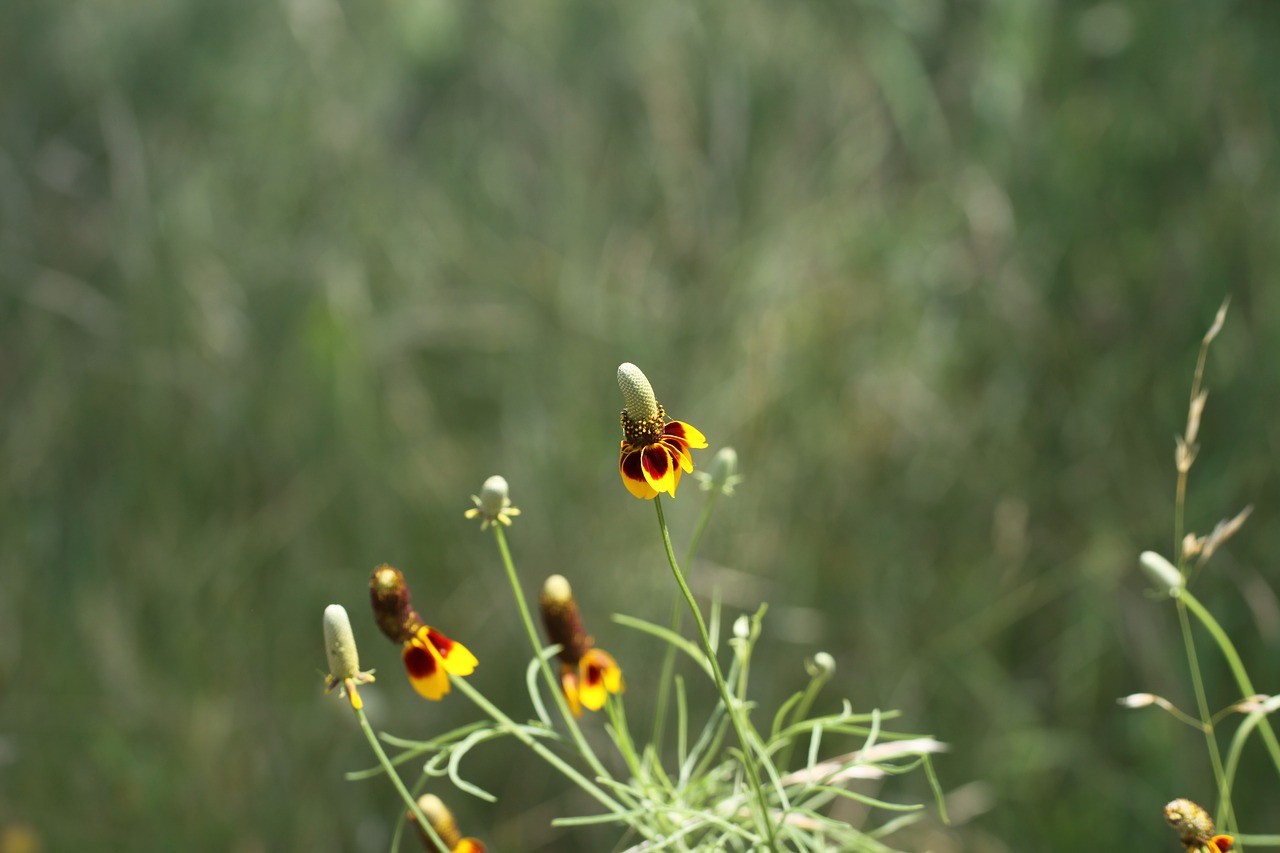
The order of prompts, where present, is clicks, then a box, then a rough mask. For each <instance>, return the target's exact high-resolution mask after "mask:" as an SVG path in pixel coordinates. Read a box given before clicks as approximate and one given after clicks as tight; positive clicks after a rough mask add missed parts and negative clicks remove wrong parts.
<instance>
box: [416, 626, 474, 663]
mask: <svg viewBox="0 0 1280 853" xmlns="http://www.w3.org/2000/svg"><path fill="white" fill-rule="evenodd" d="M422 630H423V631H424V632H425V633H426V638H427V642H429V643H430V644H431V645H432V646H434V647H435V650H436V652H438V653H439V655H440V660H441V662H442V663H443V665H444V670H445V672H451V673H453V674H454V675H470V674H471V673H473V672H475V669H476V664H478V663H479V661H478V660H476V656H475V655H473V654H471V652H470V650H469V649H467V647H466V646H464V645H462V643H459V642H458V641H457V640H451V639H449V638H448V637H446V636H445V635H444V634H441V633H440V632H439V631H437V630H436V629H435V628H428V627H426V626H424V627H423V629H422Z"/></svg>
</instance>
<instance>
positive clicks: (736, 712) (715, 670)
mask: <svg viewBox="0 0 1280 853" xmlns="http://www.w3.org/2000/svg"><path fill="white" fill-rule="evenodd" d="M653 505H654V506H655V507H656V508H657V511H658V527H659V529H660V530H661V531H662V544H663V547H664V548H666V551H667V561H668V562H669V563H670V564H671V573H672V574H673V575H674V576H675V579H676V583H677V584H679V585H680V592H682V593H683V594H684V599H685V601H686V602H688V604H689V609H690V610H691V611H693V620H694V622H696V623H697V625H698V635H699V637H701V639H702V648H703V649H704V650H705V651H706V653H707V660H708V661H710V663H711V674H712V675H714V676H715V680H716V689H718V690H719V691H720V699H721V700H722V701H723V702H724V707H725V711H726V712H727V713H728V715H729V721H730V722H731V723H732V724H733V731H734V734H736V735H737V736H738V743H740V744H741V745H742V766H743V769H744V770H746V772H747V779H748V780H749V781H750V782H751V789H752V791H753V792H754V793H755V796H756V800H757V806H758V808H759V815H757V818H758V820H759V822H760V823H761V825H762V828H763V829H764V835H765V837H766V838H768V845H767V848H766V849H768V850H777V849H778V846H777V841H776V839H775V836H774V831H773V821H771V820H770V819H769V801H768V799H767V798H766V797H765V792H764V787H763V786H762V785H761V784H760V774H759V771H757V770H756V763H755V761H754V759H753V757H752V753H753V747H752V741H751V740H750V739H749V738H748V737H747V732H746V727H745V726H744V725H743V720H742V709H741V706H740V705H739V704H738V702H736V701H735V700H734V698H733V697H732V696H731V695H730V694H729V688H728V686H727V685H726V684H725V681H724V675H723V674H722V673H721V672H720V663H719V661H717V660H716V655H715V651H714V649H712V647H711V636H710V635H709V634H708V633H707V623H706V622H705V621H704V620H703V618H702V611H701V610H699V609H698V602H697V601H695V600H694V597H693V592H692V591H691V590H690V589H689V584H687V583H686V582H685V579H684V574H683V573H682V572H681V571H680V564H679V563H677V562H676V554H675V551H674V550H672V548H671V534H670V533H669V532H668V531H667V520H666V517H665V516H663V514H662V495H658V496H656V497H655V498H654V499H653Z"/></svg>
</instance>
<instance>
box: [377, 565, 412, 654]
mask: <svg viewBox="0 0 1280 853" xmlns="http://www.w3.org/2000/svg"><path fill="white" fill-rule="evenodd" d="M369 601H370V603H371V604H372V605H373V618H374V620H375V621H377V623H378V627H379V628H381V629H382V633H384V634H386V635H387V639H389V640H391V642H393V643H404V642H408V641H409V640H410V639H412V638H413V636H414V635H415V634H417V633H418V629H419V628H421V627H422V619H421V618H419V616H418V614H417V612H415V611H414V609H413V606H412V605H411V604H410V602H409V585H408V584H406V583H405V581H404V575H403V574H401V573H400V570H399V569H395V568H392V567H391V566H388V565H387V564H385V563H383V564H382V565H381V566H378V567H377V568H376V569H374V570H373V574H372V575H371V576H370V577H369Z"/></svg>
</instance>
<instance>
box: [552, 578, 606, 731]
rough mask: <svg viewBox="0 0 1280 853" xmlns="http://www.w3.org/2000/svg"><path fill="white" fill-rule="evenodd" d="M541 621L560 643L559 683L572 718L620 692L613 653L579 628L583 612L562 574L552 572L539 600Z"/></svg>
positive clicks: (597, 708)
mask: <svg viewBox="0 0 1280 853" xmlns="http://www.w3.org/2000/svg"><path fill="white" fill-rule="evenodd" d="M538 603H539V605H541V609H542V621H543V624H544V625H546V627H547V635H548V636H549V637H550V638H551V642H553V643H557V644H559V646H560V686H561V688H562V689H563V690H564V696H565V699H567V700H568V701H569V710H571V711H572V712H573V715H574V716H575V717H579V716H581V715H582V709H583V708H584V707H585V708H587V709H588V710H591V711H598V710H600V709H601V708H603V707H604V703H605V700H606V699H607V698H608V696H609V694H610V693H621V692H622V691H623V689H624V686H623V683H622V669H621V668H620V667H619V666H618V662H617V661H615V660H614V659H613V655H611V654H609V653H608V652H606V651H604V650H603V649H597V648H594V643H595V641H594V640H592V638H591V637H590V636H588V635H587V632H586V629H584V628H583V627H582V615H581V614H580V613H579V612H578V603H577V602H576V601H575V600H574V598H573V589H572V588H571V587H570V586H569V581H567V580H565V578H564V576H563V575H552V576H551V577H549V578H547V581H546V583H545V584H543V586H542V595H541V596H540V597H539V599H538Z"/></svg>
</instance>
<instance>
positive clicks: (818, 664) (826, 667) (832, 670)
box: [804, 652, 836, 679]
mask: <svg viewBox="0 0 1280 853" xmlns="http://www.w3.org/2000/svg"><path fill="white" fill-rule="evenodd" d="M804 671H805V672H807V673H809V677H810V678H823V679H827V678H830V677H831V676H833V675H835V674H836V659H835V658H833V657H832V656H831V655H829V654H827V653H826V652H818V653H817V654H815V655H814V656H813V657H811V658H809V659H808V660H807V661H805V662H804Z"/></svg>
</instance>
